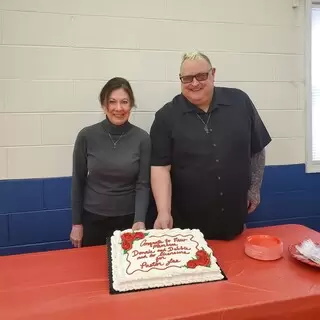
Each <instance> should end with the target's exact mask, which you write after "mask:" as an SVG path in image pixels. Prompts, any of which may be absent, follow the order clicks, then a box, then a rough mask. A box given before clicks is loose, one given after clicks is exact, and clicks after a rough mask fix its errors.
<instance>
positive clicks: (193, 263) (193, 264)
mask: <svg viewBox="0 0 320 320" xmlns="http://www.w3.org/2000/svg"><path fill="white" fill-rule="evenodd" d="M196 266H197V260H189V261H188V262H187V268H189V269H194V268H195V267H196Z"/></svg>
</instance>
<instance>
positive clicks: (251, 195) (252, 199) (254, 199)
mask: <svg viewBox="0 0 320 320" xmlns="http://www.w3.org/2000/svg"><path fill="white" fill-rule="evenodd" d="M259 204H260V192H252V191H250V190H249V192H248V213H252V212H253V211H255V210H256V208H257V207H258V205H259Z"/></svg>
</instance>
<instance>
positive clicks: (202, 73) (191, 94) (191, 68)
mask: <svg viewBox="0 0 320 320" xmlns="http://www.w3.org/2000/svg"><path fill="white" fill-rule="evenodd" d="M214 73H215V69H211V67H210V65H209V63H208V62H207V61H206V60H204V59H200V60H186V61H185V62H184V63H183V65H182V68H181V72H180V79H181V92H182V94H183V95H184V96H185V97H186V98H187V99H188V100H189V101H190V102H191V103H193V104H195V105H199V106H200V105H203V104H208V103H209V104H210V102H211V97H212V93H213V88H214ZM190 81H191V82H190Z"/></svg>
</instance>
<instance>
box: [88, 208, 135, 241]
mask: <svg viewBox="0 0 320 320" xmlns="http://www.w3.org/2000/svg"><path fill="white" fill-rule="evenodd" d="M133 220H134V214H130V215H126V216H119V217H105V216H101V215H98V214H94V213H90V212H87V211H84V213H83V219H82V225H83V238H82V246H83V247H90V246H99V245H105V244H106V241H107V238H109V237H111V236H112V234H113V232H114V231H115V230H120V231H122V230H125V229H131V228H132V225H133Z"/></svg>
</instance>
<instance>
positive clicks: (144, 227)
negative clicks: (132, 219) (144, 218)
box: [132, 222, 146, 231]
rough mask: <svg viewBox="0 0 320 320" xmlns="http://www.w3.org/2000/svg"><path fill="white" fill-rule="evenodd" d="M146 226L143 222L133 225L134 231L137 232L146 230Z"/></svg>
mask: <svg viewBox="0 0 320 320" xmlns="http://www.w3.org/2000/svg"><path fill="white" fill-rule="evenodd" d="M145 229H146V226H145V224H144V223H143V222H136V223H134V224H133V226H132V230H133V231H136V230H145Z"/></svg>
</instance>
